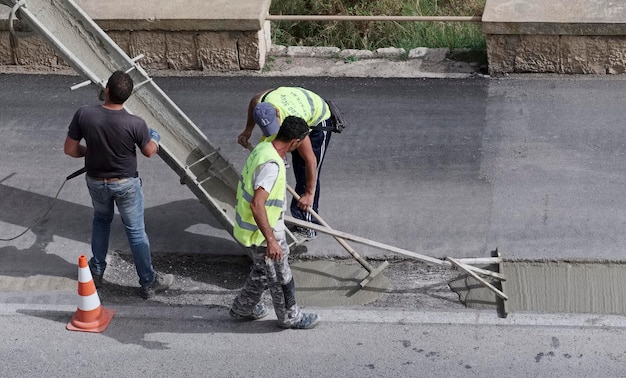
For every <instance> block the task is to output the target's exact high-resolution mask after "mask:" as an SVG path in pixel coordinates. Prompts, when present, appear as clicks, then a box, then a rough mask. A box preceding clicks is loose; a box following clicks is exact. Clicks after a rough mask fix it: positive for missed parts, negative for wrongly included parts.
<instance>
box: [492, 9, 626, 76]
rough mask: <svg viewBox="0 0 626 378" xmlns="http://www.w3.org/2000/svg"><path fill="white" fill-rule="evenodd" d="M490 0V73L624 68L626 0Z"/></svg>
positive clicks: (591, 71)
mask: <svg viewBox="0 0 626 378" xmlns="http://www.w3.org/2000/svg"><path fill="white" fill-rule="evenodd" d="M622 3H623V2H615V1H612V0H552V1H545V0H487V1H486V4H485V10H484V13H483V19H482V21H483V22H482V29H483V32H484V33H485V37H486V41H487V57H488V60H489V73H490V74H506V73H563V74H623V73H626V3H623V4H622Z"/></svg>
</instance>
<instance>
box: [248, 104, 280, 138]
mask: <svg viewBox="0 0 626 378" xmlns="http://www.w3.org/2000/svg"><path fill="white" fill-rule="evenodd" d="M252 117H254V122H256V124H257V125H259V127H260V128H261V131H262V132H263V135H265V136H266V137H268V136H271V135H274V134H276V133H277V132H278V129H280V123H279V122H278V118H276V109H274V107H273V106H272V104H270V103H269V102H259V103H258V104H257V106H255V107H254V111H253V112H252Z"/></svg>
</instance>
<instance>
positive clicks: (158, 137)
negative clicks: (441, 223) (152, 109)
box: [150, 129, 161, 146]
mask: <svg viewBox="0 0 626 378" xmlns="http://www.w3.org/2000/svg"><path fill="white" fill-rule="evenodd" d="M150 139H151V140H153V141H155V142H156V144H157V146H158V145H159V142H160V141H161V135H159V133H157V131H156V130H155V129H150Z"/></svg>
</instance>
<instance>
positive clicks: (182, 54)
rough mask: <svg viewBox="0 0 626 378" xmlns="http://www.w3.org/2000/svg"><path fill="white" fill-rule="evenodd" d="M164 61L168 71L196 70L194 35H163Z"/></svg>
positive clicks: (188, 33)
mask: <svg viewBox="0 0 626 378" xmlns="http://www.w3.org/2000/svg"><path fill="white" fill-rule="evenodd" d="M165 46H166V49H167V50H166V51H165V59H166V60H167V65H168V68H169V69H172V70H176V71H189V70H196V69H198V55H197V54H196V33H190V32H179V33H167V34H165Z"/></svg>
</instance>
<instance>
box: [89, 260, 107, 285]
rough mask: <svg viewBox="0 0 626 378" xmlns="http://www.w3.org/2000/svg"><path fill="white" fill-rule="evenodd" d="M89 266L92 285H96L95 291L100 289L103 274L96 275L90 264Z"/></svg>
mask: <svg viewBox="0 0 626 378" xmlns="http://www.w3.org/2000/svg"><path fill="white" fill-rule="evenodd" d="M88 265H89V271H90V272H91V278H92V279H93V283H94V285H96V289H100V288H101V287H102V279H103V277H104V272H102V273H100V274H98V273H96V272H95V271H94V270H93V268H92V267H91V264H88Z"/></svg>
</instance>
